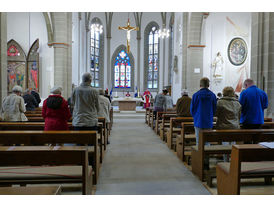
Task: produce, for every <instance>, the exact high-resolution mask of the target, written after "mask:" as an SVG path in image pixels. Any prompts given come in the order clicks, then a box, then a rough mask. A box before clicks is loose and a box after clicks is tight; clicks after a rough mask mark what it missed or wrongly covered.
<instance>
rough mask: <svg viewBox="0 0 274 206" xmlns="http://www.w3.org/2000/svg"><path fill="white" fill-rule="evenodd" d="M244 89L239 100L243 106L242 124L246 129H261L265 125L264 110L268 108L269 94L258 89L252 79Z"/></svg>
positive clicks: (246, 83)
mask: <svg viewBox="0 0 274 206" xmlns="http://www.w3.org/2000/svg"><path fill="white" fill-rule="evenodd" d="M244 88H245V90H244V91H242V92H241V94H240V100H239V102H240V104H241V105H242V112H241V119H240V123H241V124H243V128H244V129H259V128H260V127H261V125H262V124H263V123H264V109H266V108H267V106H268V98H267V94H266V93H265V92H264V91H263V90H261V89H259V88H258V87H256V85H255V84H254V81H253V80H252V79H246V80H245V81H244Z"/></svg>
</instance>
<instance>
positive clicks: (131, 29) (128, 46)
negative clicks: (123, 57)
mask: <svg viewBox="0 0 274 206" xmlns="http://www.w3.org/2000/svg"><path fill="white" fill-rule="evenodd" d="M118 29H119V30H125V31H127V53H129V52H130V44H129V43H130V32H131V31H139V27H132V26H130V24H129V18H128V21H127V26H124V27H121V26H119V27H118Z"/></svg>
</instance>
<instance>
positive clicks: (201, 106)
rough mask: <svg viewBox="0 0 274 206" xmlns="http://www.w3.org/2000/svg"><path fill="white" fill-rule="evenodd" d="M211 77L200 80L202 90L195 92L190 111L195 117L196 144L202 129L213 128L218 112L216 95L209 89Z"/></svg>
mask: <svg viewBox="0 0 274 206" xmlns="http://www.w3.org/2000/svg"><path fill="white" fill-rule="evenodd" d="M208 87H209V79H208V78H206V77H204V78H202V79H201V80H200V88H201V89H200V90H199V91H198V92H196V93H195V94H193V96H192V101H191V104H190V113H191V115H192V116H193V119H194V128H195V135H196V145H198V143H199V132H200V130H202V129H212V127H213V116H214V114H215V112H216V104H217V99H216V95H215V94H214V93H213V92H212V91H210V90H209V89H208Z"/></svg>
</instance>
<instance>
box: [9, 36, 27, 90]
mask: <svg viewBox="0 0 274 206" xmlns="http://www.w3.org/2000/svg"><path fill="white" fill-rule="evenodd" d="M7 61H8V64H7V78H8V84H7V90H8V94H9V93H11V92H12V88H13V87H14V86H15V85H19V86H21V87H22V89H23V90H25V89H26V85H27V82H26V81H27V78H26V74H27V72H26V54H25V52H24V50H23V49H22V47H21V46H20V45H19V44H18V43H17V42H16V41H15V40H13V39H11V40H10V41H9V42H8V45H7Z"/></svg>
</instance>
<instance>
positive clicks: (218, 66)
mask: <svg viewBox="0 0 274 206" xmlns="http://www.w3.org/2000/svg"><path fill="white" fill-rule="evenodd" d="M223 64H224V59H223V57H222V55H221V52H218V53H217V56H216V57H215V59H214V60H213V63H212V68H213V77H214V78H216V79H222V78H223Z"/></svg>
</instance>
